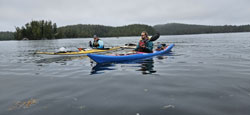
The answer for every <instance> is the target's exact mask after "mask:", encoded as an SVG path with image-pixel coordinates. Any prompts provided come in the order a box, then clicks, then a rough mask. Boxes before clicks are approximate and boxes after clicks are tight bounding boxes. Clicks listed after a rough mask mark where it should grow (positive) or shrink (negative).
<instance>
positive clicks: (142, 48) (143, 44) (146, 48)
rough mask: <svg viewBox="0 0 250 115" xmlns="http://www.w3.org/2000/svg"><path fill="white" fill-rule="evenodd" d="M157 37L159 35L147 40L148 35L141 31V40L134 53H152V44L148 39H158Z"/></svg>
mask: <svg viewBox="0 0 250 115" xmlns="http://www.w3.org/2000/svg"><path fill="white" fill-rule="evenodd" d="M159 36H160V34H159V33H157V34H156V35H154V36H153V37H151V38H149V36H148V33H147V32H146V31H143V32H142V33H141V38H140V41H139V43H138V45H137V46H136V48H135V51H139V52H146V53H152V52H153V46H154V44H153V42H152V40H150V39H158V38H159Z"/></svg>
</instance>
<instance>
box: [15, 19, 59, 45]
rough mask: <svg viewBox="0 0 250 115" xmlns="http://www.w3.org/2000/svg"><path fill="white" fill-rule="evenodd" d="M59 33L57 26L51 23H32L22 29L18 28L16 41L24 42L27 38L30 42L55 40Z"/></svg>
mask: <svg viewBox="0 0 250 115" xmlns="http://www.w3.org/2000/svg"><path fill="white" fill-rule="evenodd" d="M56 32H57V26H56V24H55V23H54V24H53V25H52V22H51V21H44V20H41V21H31V22H30V23H27V24H25V26H22V28H19V27H16V32H15V34H14V35H15V39H16V40H22V39H24V38H27V39H29V40H41V39H53V38H55V34H56Z"/></svg>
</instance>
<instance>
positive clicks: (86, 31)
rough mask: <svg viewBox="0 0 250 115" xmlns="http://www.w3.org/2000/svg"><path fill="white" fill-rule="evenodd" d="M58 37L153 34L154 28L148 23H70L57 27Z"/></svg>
mask: <svg viewBox="0 0 250 115" xmlns="http://www.w3.org/2000/svg"><path fill="white" fill-rule="evenodd" d="M57 31H58V35H57V37H58V38H84V37H93V35H98V36H100V37H119V36H138V35H140V33H141V32H142V31H147V32H148V33H149V34H154V33H155V30H154V29H153V28H152V27H151V26H148V25H142V24H133V25H127V26H121V27H112V26H103V25H82V24H78V25H70V26H65V27H60V28H58V30H57Z"/></svg>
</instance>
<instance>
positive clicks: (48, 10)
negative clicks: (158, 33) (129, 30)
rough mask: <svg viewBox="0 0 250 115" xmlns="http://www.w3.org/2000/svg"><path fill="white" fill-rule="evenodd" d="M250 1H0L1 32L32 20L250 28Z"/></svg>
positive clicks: (66, 23) (62, 24)
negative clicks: (249, 25)
mask: <svg viewBox="0 0 250 115" xmlns="http://www.w3.org/2000/svg"><path fill="white" fill-rule="evenodd" d="M249 5H250V0H0V31H14V30H15V26H17V27H20V26H23V25H24V24H26V23H28V22H30V21H31V20H51V21H52V22H53V23H57V25H58V26H59V27H60V26H66V25H74V24H101V25H108V26H123V25H128V24H135V23H136V24H138V23H139V24H148V25H156V24H165V23H171V22H177V23H188V24H204V25H225V24H231V25H242V24H250V7H249Z"/></svg>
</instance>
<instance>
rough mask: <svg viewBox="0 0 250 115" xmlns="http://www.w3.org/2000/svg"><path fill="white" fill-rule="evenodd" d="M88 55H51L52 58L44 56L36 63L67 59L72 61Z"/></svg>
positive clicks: (64, 60)
mask: <svg viewBox="0 0 250 115" xmlns="http://www.w3.org/2000/svg"><path fill="white" fill-rule="evenodd" d="M87 57H88V56H86V55H83V56H59V57H50V58H44V59H40V60H37V61H36V63H65V62H66V61H72V60H76V59H79V60H80V59H84V58H87Z"/></svg>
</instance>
